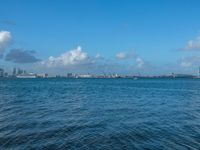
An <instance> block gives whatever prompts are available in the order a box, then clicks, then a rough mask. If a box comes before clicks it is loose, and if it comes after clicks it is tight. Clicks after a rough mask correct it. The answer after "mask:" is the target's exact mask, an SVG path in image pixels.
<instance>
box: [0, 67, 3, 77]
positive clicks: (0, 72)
mask: <svg viewBox="0 0 200 150" xmlns="http://www.w3.org/2000/svg"><path fill="white" fill-rule="evenodd" d="M3 77H4V70H3V69H2V68H0V78H3Z"/></svg>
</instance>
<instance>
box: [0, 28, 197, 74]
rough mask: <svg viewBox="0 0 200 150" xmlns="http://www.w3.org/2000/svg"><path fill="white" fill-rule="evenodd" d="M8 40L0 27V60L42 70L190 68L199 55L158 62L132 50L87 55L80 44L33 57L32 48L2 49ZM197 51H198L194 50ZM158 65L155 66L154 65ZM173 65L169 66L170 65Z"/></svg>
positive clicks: (189, 46)
mask: <svg viewBox="0 0 200 150" xmlns="http://www.w3.org/2000/svg"><path fill="white" fill-rule="evenodd" d="M11 41H12V35H11V32H9V31H3V30H2V31H0V57H1V58H3V55H4V56H5V57H4V58H3V59H2V60H4V61H7V62H11V63H13V65H15V64H20V65H23V64H28V65H31V66H33V69H36V70H37V69H38V70H42V71H46V72H53V71H55V72H65V73H66V71H67V72H83V73H88V72H93V73H109V72H110V73H114V72H115V73H121V72H122V73H132V72H140V71H144V70H145V71H146V72H150V71H151V72H153V71H152V70H155V71H157V72H158V70H159V69H160V71H163V72H164V71H165V70H164V69H162V68H168V70H170V68H169V67H168V66H170V67H171V70H176V69H177V70H181V68H183V69H185V70H191V68H192V66H198V65H199V64H200V56H199V55H193V56H185V57H181V58H180V59H178V60H177V63H176V64H170V65H168V66H167V65H166V66H165V67H164V65H163V66H159V65H158V64H152V63H150V62H148V61H146V60H144V59H143V58H142V57H141V56H139V55H138V54H137V53H136V52H135V51H121V52H118V53H116V54H115V55H114V56H113V57H112V58H106V57H103V56H101V55H100V54H99V53H97V54H96V55H95V56H91V55H90V54H88V53H87V52H86V51H84V50H83V49H82V48H81V46H78V47H77V48H75V49H72V50H68V51H65V52H64V53H61V54H60V55H58V56H50V57H48V59H46V60H45V59H43V60H41V59H39V58H38V57H36V51H34V50H26V49H19V48H13V49H11V50H9V51H8V52H6V49H7V48H8V46H9V45H10V43H11ZM184 50H187V51H188V52H190V51H192V50H200V37H197V38H196V39H194V40H190V41H189V42H188V43H187V44H186V46H185V48H184ZM197 53H198V52H197ZM158 68H159V69H158ZM172 68H173V69H172Z"/></svg>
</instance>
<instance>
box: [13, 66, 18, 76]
mask: <svg viewBox="0 0 200 150" xmlns="http://www.w3.org/2000/svg"><path fill="white" fill-rule="evenodd" d="M16 75H17V69H16V68H13V76H16Z"/></svg>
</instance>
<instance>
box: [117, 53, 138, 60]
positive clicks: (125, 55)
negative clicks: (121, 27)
mask: <svg viewBox="0 0 200 150" xmlns="http://www.w3.org/2000/svg"><path fill="white" fill-rule="evenodd" d="M115 57H116V58H117V59H121V60H125V59H130V58H134V57H135V54H134V53H133V52H120V53H117V54H116V56H115Z"/></svg>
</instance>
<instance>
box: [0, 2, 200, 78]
mask: <svg viewBox="0 0 200 150" xmlns="http://www.w3.org/2000/svg"><path fill="white" fill-rule="evenodd" d="M199 8H200V1H199V0H167V1H166V0H151V1H149V0H57V1H53V0H42V1H41V0H29V1H26V0H1V2H0V67H1V68H4V69H5V70H6V71H8V72H11V71H12V68H13V67H20V68H24V69H26V70H28V71H30V72H36V73H42V72H46V73H49V74H67V73H68V72H72V73H92V74H103V73H119V74H138V73H140V74H145V75H156V74H170V73H172V72H174V73H187V74H197V71H198V66H200V11H199Z"/></svg>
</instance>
